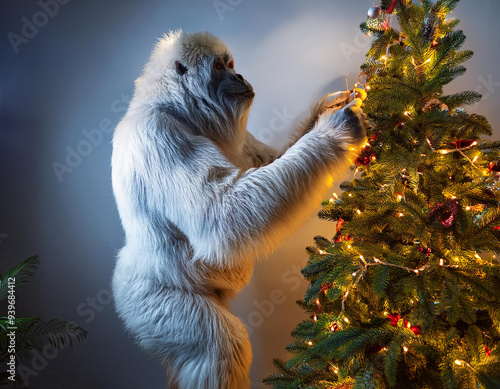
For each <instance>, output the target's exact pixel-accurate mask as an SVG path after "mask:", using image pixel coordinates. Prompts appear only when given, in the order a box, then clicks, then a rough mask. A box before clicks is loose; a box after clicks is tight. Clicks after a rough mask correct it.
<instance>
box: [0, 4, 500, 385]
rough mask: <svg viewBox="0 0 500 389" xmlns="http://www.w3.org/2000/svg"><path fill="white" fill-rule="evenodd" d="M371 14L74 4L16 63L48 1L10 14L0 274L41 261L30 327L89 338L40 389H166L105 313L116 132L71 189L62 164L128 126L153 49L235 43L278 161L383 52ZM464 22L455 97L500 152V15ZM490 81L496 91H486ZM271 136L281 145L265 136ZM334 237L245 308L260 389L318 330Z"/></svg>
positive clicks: (295, 259) (332, 7)
mask: <svg viewBox="0 0 500 389" xmlns="http://www.w3.org/2000/svg"><path fill="white" fill-rule="evenodd" d="M232 1H233V3H237V1H236V0H232ZM222 2H223V3H226V4H228V1H227V0H222ZM371 5H373V2H372V1H371V0H352V1H347V0H330V1H308V2H306V1H250V0H243V1H241V2H240V4H238V5H236V6H234V7H231V8H232V10H230V11H227V12H225V13H224V14H223V15H222V16H223V17H222V18H221V17H220V16H219V14H218V13H217V12H216V10H215V8H214V4H213V2H212V0H209V1H182V2H181V1H158V0H157V1H143V2H139V1H118V0H109V1H97V0H92V1H88V0H87V1H83V0H72V1H70V2H69V3H68V4H66V5H61V6H60V10H59V12H58V14H57V15H56V16H54V17H53V18H49V21H48V23H47V24H46V25H45V26H43V27H41V28H40V29H39V31H38V33H37V35H36V36H34V37H33V38H32V39H30V40H29V43H28V44H26V45H21V46H20V47H19V53H18V54H16V53H14V50H13V48H12V46H11V45H10V43H9V41H8V39H7V34H8V33H9V32H15V33H17V34H19V33H20V31H21V27H22V24H23V22H22V20H21V18H22V17H23V16H25V17H27V18H28V19H29V20H31V19H32V17H33V15H34V14H35V13H36V12H38V11H39V10H40V7H39V5H38V4H37V2H36V1H21V0H18V1H14V0H10V1H8V0H2V1H1V3H0V37H1V39H0V42H1V43H0V66H1V69H0V77H1V81H0V123H1V125H0V171H1V176H0V177H1V181H0V185H1V188H2V189H1V190H0V212H1V213H0V240H1V244H0V256H1V263H0V266H1V268H2V269H6V268H7V267H8V266H10V265H13V264H14V263H16V262H18V261H20V260H22V259H24V258H27V257H28V256H30V255H32V254H34V253H39V254H40V259H41V262H42V264H41V266H40V269H39V270H38V272H37V274H36V277H35V278H34V279H33V281H32V282H31V283H30V284H29V285H28V286H27V287H26V288H24V289H23V290H22V291H21V290H20V291H19V292H20V293H19V296H18V314H19V315H26V316H43V317H45V318H47V319H50V318H53V317H57V318H60V319H65V320H71V321H74V322H76V323H78V324H79V325H81V326H82V327H84V328H85V329H87V330H88V332H89V335H88V337H87V339H85V340H84V341H83V342H81V343H80V344H78V345H76V347H74V348H73V349H70V348H68V349H66V350H63V351H60V352H59V353H57V355H56V356H55V357H53V355H50V357H53V358H52V359H50V360H47V364H46V366H43V365H44V364H43V361H38V362H37V363H38V364H37V365H36V366H30V365H28V366H29V367H30V368H34V369H39V370H41V371H40V373H39V374H38V375H37V376H32V377H30V379H29V383H30V386H32V387H36V388H46V389H49V388H51V389H56V388H64V389H77V388H78V389H87V388H103V389H113V388H130V389H132V388H134V389H135V388H162V387H163V382H164V377H163V372H162V370H161V368H160V367H159V365H158V363H157V362H156V361H154V360H152V359H151V358H149V357H148V356H147V355H146V354H145V353H142V352H141V351H139V349H138V348H136V347H135V346H134V344H133V342H132V340H131V339H130V338H129V337H127V335H126V334H125V333H124V331H123V329H122V325H121V323H120V322H119V321H118V319H117V317H116V315H115V313H114V310H113V306H112V303H110V302H109V299H108V297H109V283H110V278H111V274H112V270H113V265H114V256H115V253H116V251H117V250H118V249H119V248H120V247H121V245H122V241H123V232H122V228H121V225H120V220H119V218H118V214H117V211H116V207H115V203H114V199H113V195H112V190H111V183H110V166H109V161H110V156H111V144H110V141H111V134H110V133H104V134H103V140H102V142H101V143H100V144H99V145H96V146H94V147H93V149H92V152H91V153H90V154H89V155H88V156H86V157H84V158H83V159H82V161H81V163H80V164H79V165H78V166H76V167H75V168H74V169H73V171H72V172H71V173H66V174H64V175H63V176H62V177H63V181H62V182H60V181H59V180H58V179H57V176H56V174H55V173H54V171H53V168H52V166H51V165H52V163H53V162H54V161H58V162H61V163H64V160H65V158H66V153H67V150H66V147H67V146H69V147H71V148H76V147H77V146H78V145H79V144H80V143H81V142H82V140H84V139H85V136H84V134H83V132H82V131H83V130H85V129H86V130H91V129H94V128H97V126H98V125H99V122H100V121H101V120H102V119H105V118H107V119H109V120H110V121H111V122H112V123H113V126H114V124H116V123H117V122H118V121H119V120H120V118H121V116H122V115H123V113H124V110H125V107H126V104H123V102H122V101H121V99H123V101H125V102H127V101H128V98H129V97H128V96H129V95H130V94H131V92H132V88H133V81H134V79H135V78H137V77H138V76H139V74H140V72H141V69H142V66H143V65H144V63H145V62H146V59H147V57H148V55H149V53H150V51H151V49H152V47H153V44H154V43H155V41H156V38H157V37H159V36H160V35H161V34H162V33H164V32H166V31H168V30H169V29H176V28H183V29H185V30H188V31H198V30H209V31H211V32H213V33H215V34H216V35H218V36H220V37H221V38H222V39H223V40H225V41H226V42H227V43H228V45H229V46H230V47H231V48H232V51H233V54H234V57H235V59H236V69H237V71H238V72H240V73H242V74H243V75H244V76H245V77H246V78H247V79H248V80H249V81H250V82H251V83H252V84H253V86H254V88H255V91H256V93H257V96H256V98H255V102H254V107H253V110H252V113H251V114H250V120H249V129H250V131H251V132H253V133H254V134H255V135H256V136H257V137H258V138H259V139H261V140H267V141H269V142H270V143H271V144H273V145H274V146H278V147H279V146H281V145H283V144H284V143H285V141H286V139H287V136H288V134H289V128H290V124H292V123H291V120H289V121H290V123H288V124H289V126H288V127H287V129H286V130H282V131H277V130H279V129H280V126H281V122H279V118H280V115H279V114H276V111H275V110H278V112H283V111H285V112H287V113H290V114H294V115H298V117H297V119H296V120H295V122H296V121H297V120H298V119H299V118H300V117H302V116H303V115H304V113H305V112H307V111H308V107H309V106H310V104H311V103H312V102H313V101H314V100H315V99H316V98H318V97H320V96H321V95H322V94H323V93H325V92H328V91H334V90H338V89H339V88H342V87H344V86H345V74H349V75H350V76H349V81H350V85H352V84H353V83H354V82H355V79H356V77H357V74H358V69H359V65H360V64H361V62H362V60H363V58H364V53H365V52H366V50H367V49H368V47H369V42H370V38H366V37H365V36H364V35H362V34H361V33H360V32H359V31H358V29H357V26H358V24H359V23H360V22H361V21H363V20H364V18H365V16H366V11H367V9H368V8H369V7H370V6H371ZM452 16H454V17H457V18H459V19H462V23H461V25H460V27H461V28H462V29H463V30H464V31H465V33H466V35H467V37H468V39H467V41H466V45H465V47H466V48H469V49H472V50H474V51H475V52H476V55H475V56H474V58H473V59H472V60H470V61H469V62H468V63H467V64H466V66H467V67H468V69H469V70H468V72H467V73H466V75H465V76H463V77H461V78H460V79H459V80H456V81H455V82H454V83H453V84H452V85H451V86H450V87H448V88H447V91H448V92H454V91H459V90H464V89H472V90H474V89H475V90H479V91H480V92H481V93H483V96H484V97H485V98H484V100H483V101H482V102H481V103H479V104H477V105H476V106H475V107H472V110H474V111H476V112H478V113H481V114H484V115H486V116H487V118H488V119H489V120H490V122H491V124H492V125H493V127H494V129H495V131H496V132H495V134H494V136H493V137H494V138H495V139H500V129H499V128H498V123H499V122H500V109H498V107H499V100H500V91H499V89H500V83H499V82H500V72H499V70H498V64H499V63H500V49H499V45H498V36H497V35H498V20H499V16H500V2H498V1H495V0H489V1H488V0H481V1H472V0H463V1H462V3H461V4H460V5H459V7H458V8H457V9H456V10H455V11H454V12H453V14H452ZM347 49H349V50H351V54H350V55H347V54H346V50H347ZM488 77H491V79H492V80H493V81H494V84H491V83H490V84H489V85H488V86H485V81H486V80H488ZM301 115H302V116H301ZM274 117H276V119H275V120H273V118H274ZM276 120H278V121H276ZM272 124H274V125H275V127H274V128H275V131H274V132H273V131H269V130H265V128H268V129H269V128H270V126H271V125H272ZM350 174H352V173H349V172H347V176H349V175H350ZM318 208H319V204H318ZM334 227H335V225H334V224H332V223H325V222H320V221H318V220H316V218H315V217H314V214H313V215H311V221H309V222H308V223H307V224H306V225H305V226H304V227H303V228H302V229H301V230H300V231H299V232H298V233H297V234H295V235H294V236H293V237H292V238H291V239H290V240H289V241H288V242H287V243H286V244H285V245H284V246H283V247H282V248H281V249H280V250H279V251H278V252H276V253H275V254H274V255H273V256H272V257H271V258H270V259H269V260H268V261H266V262H263V263H259V264H258V265H257V266H256V269H255V274H254V276H253V278H252V281H251V283H250V284H249V285H248V287H247V288H245V290H244V291H243V292H242V293H241V294H240V295H239V296H238V298H237V299H236V300H235V301H234V303H233V304H232V305H233V310H234V312H235V313H236V314H237V315H238V316H239V317H241V318H242V319H243V320H244V321H245V322H246V323H247V324H248V323H251V324H249V325H250V327H251V341H252V345H253V352H254V362H253V366H252V371H251V379H252V387H253V388H261V387H264V386H263V385H262V384H261V383H260V382H261V379H262V378H263V377H264V376H265V375H267V374H268V373H270V372H272V371H273V368H272V365H271V360H272V358H274V357H282V358H286V357H287V354H286V352H285V350H284V347H285V345H286V344H287V343H288V342H289V341H290V340H291V338H290V335H289V334H290V331H291V330H292V329H293V328H294V327H295V325H296V324H297V323H298V322H299V321H300V320H302V319H303V318H304V317H305V316H304V315H303V312H302V311H301V310H300V309H299V308H298V307H297V306H296V305H295V303H294V302H295V300H297V299H299V298H301V297H302V296H303V293H304V291H305V288H306V287H307V283H306V282H305V281H303V280H302V279H301V278H300V274H299V273H298V270H299V269H300V268H301V267H302V266H303V265H304V264H305V261H306V258H307V256H306V254H305V251H304V248H305V246H307V245H309V244H311V243H312V238H313V236H315V235H318V234H323V235H325V236H328V237H331V236H332V235H333V234H334ZM6 235H7V236H6ZM276 290H277V291H276ZM273 291H274V292H273ZM280 293H282V294H281V295H280ZM277 296H281V297H280V298H276V297H277ZM271 298H274V302H269V301H271V300H270V299H271ZM92 299H96V300H95V305H94V307H93V308H92V307H91V306H90V305H89V304H93V303H92ZM259 307H260V308H259ZM2 309H4V307H3V306H2ZM3 315H4V313H2V312H0V316H3ZM207 341H209V339H207ZM2 369H3V367H2Z"/></svg>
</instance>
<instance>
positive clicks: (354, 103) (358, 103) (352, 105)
mask: <svg viewBox="0 0 500 389" xmlns="http://www.w3.org/2000/svg"><path fill="white" fill-rule="evenodd" d="M362 103H363V102H362V101H361V99H360V98H359V97H358V98H355V99H354V100H353V101H351V102H350V103H349V104H347V105H346V106H345V107H344V109H349V108H360V107H361V104H362Z"/></svg>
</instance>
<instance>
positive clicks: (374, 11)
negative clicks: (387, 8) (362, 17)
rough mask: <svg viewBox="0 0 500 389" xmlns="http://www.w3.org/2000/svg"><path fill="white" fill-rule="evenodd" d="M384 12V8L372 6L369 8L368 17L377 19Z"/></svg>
mask: <svg viewBox="0 0 500 389" xmlns="http://www.w3.org/2000/svg"><path fill="white" fill-rule="evenodd" d="M381 13H382V9H381V8H380V7H370V9H369V10H368V17H369V18H370V19H376V18H378V17H379V16H380V14H381Z"/></svg>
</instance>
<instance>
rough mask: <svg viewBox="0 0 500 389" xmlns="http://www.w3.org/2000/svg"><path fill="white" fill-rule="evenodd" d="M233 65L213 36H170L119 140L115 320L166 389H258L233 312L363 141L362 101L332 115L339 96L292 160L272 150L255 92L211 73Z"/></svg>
mask: <svg viewBox="0 0 500 389" xmlns="http://www.w3.org/2000/svg"><path fill="white" fill-rule="evenodd" d="M230 60H231V54H230V52H229V50H228V48H227V47H226V45H225V44H224V43H223V42H221V41H220V40H219V39H217V38H216V37H214V36H213V35H211V34H209V33H206V32H204V33H197V34H188V33H185V32H181V31H177V32H173V33H170V34H169V35H165V36H164V37H163V38H162V39H161V40H160V41H159V43H158V44H157V45H156V48H155V49H154V51H153V53H152V55H151V58H150V61H149V62H148V63H147V65H146V67H145V69H144V73H143V74H142V76H141V77H140V78H139V79H138V80H137V81H136V90H135V94H134V97H133V99H132V101H131V103H130V106H129V109H128V111H127V113H126V115H125V117H124V118H123V119H122V121H121V122H120V123H119V124H118V126H117V127H116V130H115V134H114V137H113V157H112V171H113V173H112V176H113V177H112V178H113V190H114V194H115V197H116V202H117V204H118V209H119V212H120V217H121V220H122V224H123V227H124V230H125V235H126V242H125V246H124V247H123V248H122V249H121V251H120V252H119V254H118V259H117V263H116V268H115V272H114V276H113V294H114V298H115V306H116V310H117V312H118V314H119V316H120V317H121V318H122V319H123V321H124V323H125V326H126V328H127V330H128V331H130V333H132V334H133V336H134V337H135V338H136V339H137V342H138V343H139V345H140V346H141V347H143V348H144V349H146V350H148V351H149V352H151V353H153V354H154V355H156V356H157V357H159V358H160V359H161V361H162V363H163V365H164V366H165V369H166V372H167V379H168V383H167V387H168V388H180V389H226V388H229V389H240V388H247V387H249V381H248V372H249V368H250V363H251V358H252V356H251V346H250V342H249V340H248V335H247V332H246V330H245V327H244V326H243V325H242V323H241V321H240V320H239V319H238V318H237V317H235V316H234V315H232V314H231V312H230V311H229V309H228V298H232V297H234V296H235V295H236V294H237V293H238V292H239V291H240V290H241V288H243V286H245V285H246V284H247V282H248V281H249V279H250V275H251V272H252V268H253V262H254V261H255V260H256V259H257V258H262V257H265V256H266V255H267V254H269V253H270V252H272V251H273V250H274V249H275V248H276V247H277V246H278V245H279V244H280V243H281V242H282V241H283V239H284V238H285V237H287V236H289V235H290V234H291V232H292V231H294V230H295V229H296V228H297V227H298V226H300V224H301V223H303V221H304V220H305V219H306V218H307V217H309V216H310V215H311V213H312V211H313V210H314V209H315V208H316V207H317V206H318V204H319V203H320V201H321V197H322V196H323V194H324V192H325V190H326V189H327V187H328V186H329V185H331V183H332V175H334V174H336V173H340V172H342V171H343V170H344V169H345V168H346V167H347V166H348V164H349V163H350V161H351V159H352V158H353V157H354V156H355V154H356V153H357V151H358V150H359V147H360V146H361V145H362V144H363V143H364V141H365V129H366V126H367V121H366V117H365V115H364V114H363V113H362V111H361V109H360V108H359V107H360V104H361V101H360V100H359V99H356V100H354V101H353V102H352V103H350V104H348V105H347V106H345V107H341V108H336V109H330V106H331V105H334V104H335V103H341V105H342V102H343V101H345V100H346V99H347V97H348V96H349V92H339V93H337V94H333V95H329V96H327V97H325V98H324V99H322V100H321V101H319V102H318V104H317V105H316V106H315V107H314V108H313V111H312V115H311V118H310V119H309V120H308V121H307V122H306V123H304V125H303V126H302V127H301V128H300V129H299V130H298V135H297V139H296V140H295V141H294V142H292V143H291V144H290V145H289V146H288V147H287V148H285V150H283V151H282V152H277V151H275V150H274V149H272V148H271V147H269V146H267V145H264V144H262V143H261V142H259V141H258V140H256V139H255V138H254V137H253V136H252V135H251V134H250V133H248V132H247V131H246V122H247V117H248V112H249V109H250V106H251V103H252V98H253V92H249V90H251V86H250V85H249V84H248V83H247V82H246V81H244V79H243V78H242V77H241V75H239V74H236V73H235V72H234V70H233V69H232V67H231V66H229V65H228V67H225V68H224V69H223V72H222V73H220V72H219V73H220V74H222V75H220V77H223V78H220V80H222V81H220V83H218V81H216V80H218V78H217V77H219V76H217V74H219V73H217V71H216V70H214V61H223V62H224V64H228V63H229V61H230ZM224 66H225V65H224ZM219 67H220V65H219ZM216 73H217V74H216ZM224 77H225V78H224ZM227 77H229V78H227ZM233 78H234V80H233V81H234V83H238V84H237V85H238V87H241V88H243V87H244V88H249V89H248V90H247V94H246V96H247V97H246V98H241V97H234V95H232V94H231V93H232V92H231V91H233V89H231V88H233V87H234V85H236V84H234V85H233V84H231V83H233V81H231V80H232V79H233ZM228 80H229V81H228ZM226 81H227V82H228V83H229V84H227V83H226V84H224V82H226ZM224 88H226V89H224ZM228 88H229V89H228ZM228 91H229V92H228ZM249 94H250V97H248V95H249ZM231 96H233V97H231Z"/></svg>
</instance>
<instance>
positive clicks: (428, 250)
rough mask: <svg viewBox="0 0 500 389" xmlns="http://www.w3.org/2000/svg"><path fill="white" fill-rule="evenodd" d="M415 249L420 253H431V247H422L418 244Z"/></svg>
mask: <svg viewBox="0 0 500 389" xmlns="http://www.w3.org/2000/svg"><path fill="white" fill-rule="evenodd" d="M417 251H420V252H421V253H422V254H425V255H430V254H431V249H430V247H428V248H426V249H424V248H423V247H422V246H420V247H419V248H418V249H417Z"/></svg>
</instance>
